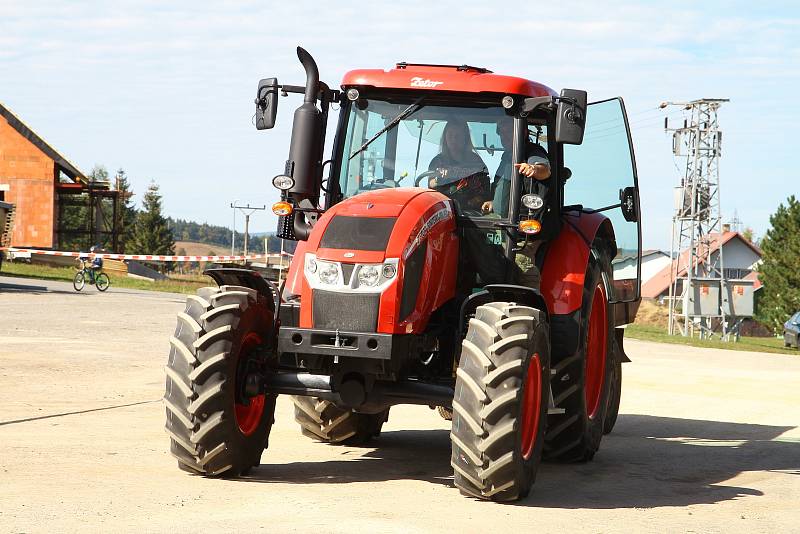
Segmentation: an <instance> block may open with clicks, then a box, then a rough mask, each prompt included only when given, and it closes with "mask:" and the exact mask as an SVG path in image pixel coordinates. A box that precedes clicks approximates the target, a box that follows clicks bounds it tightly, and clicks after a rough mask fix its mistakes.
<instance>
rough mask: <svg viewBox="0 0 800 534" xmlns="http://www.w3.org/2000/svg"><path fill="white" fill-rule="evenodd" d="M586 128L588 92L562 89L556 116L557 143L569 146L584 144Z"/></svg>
mask: <svg viewBox="0 0 800 534" xmlns="http://www.w3.org/2000/svg"><path fill="white" fill-rule="evenodd" d="M584 126H586V91H579V90H577V89H562V90H561V97H560V98H559V99H558V110H557V116H556V142H558V143H566V144H568V145H580V144H581V143H583V128H584Z"/></svg>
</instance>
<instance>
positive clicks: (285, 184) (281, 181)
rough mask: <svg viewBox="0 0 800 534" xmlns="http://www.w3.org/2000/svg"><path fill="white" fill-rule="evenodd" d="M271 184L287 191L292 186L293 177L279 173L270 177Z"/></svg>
mask: <svg viewBox="0 0 800 534" xmlns="http://www.w3.org/2000/svg"><path fill="white" fill-rule="evenodd" d="M272 185H274V186H275V188H276V189H280V190H281V191H288V190H289V189H291V188H293V187H294V178H292V177H291V176H286V175H285V174H279V175H278V176H276V177H275V178H273V179H272Z"/></svg>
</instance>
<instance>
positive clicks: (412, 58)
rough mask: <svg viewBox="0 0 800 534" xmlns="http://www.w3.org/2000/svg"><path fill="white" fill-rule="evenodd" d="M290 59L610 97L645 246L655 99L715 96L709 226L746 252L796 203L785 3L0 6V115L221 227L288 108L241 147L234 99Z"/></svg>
mask: <svg viewBox="0 0 800 534" xmlns="http://www.w3.org/2000/svg"><path fill="white" fill-rule="evenodd" d="M297 45H302V46H303V47H304V48H306V49H307V50H308V51H309V52H311V54H312V55H313V56H314V57H315V59H316V61H317V63H318V65H319V68H320V77H321V79H322V80H323V81H326V82H327V83H328V84H329V85H330V86H332V87H334V86H338V84H339V83H340V81H341V78H342V76H343V74H344V73H345V72H347V71H348V70H351V69H355V68H390V67H392V66H393V65H394V64H395V63H396V62H398V61H409V62H418V63H445V64H463V63H468V64H471V65H478V66H483V67H486V68H489V69H491V70H493V71H494V72H496V73H500V74H508V75H514V76H520V77H524V78H529V79H532V80H536V81H539V82H542V83H544V84H545V85H548V86H550V87H552V88H554V89H556V90H560V89H561V88H563V87H569V88H578V89H585V90H587V91H588V93H589V99H590V100H601V99H604V98H610V97H616V96H621V97H622V98H623V99H624V100H625V104H626V107H627V110H628V113H629V116H630V121H631V127H632V136H633V141H634V145H635V152H636V159H637V164H638V173H639V184H640V189H641V204H642V212H643V245H644V247H645V248H661V249H664V250H669V246H670V231H671V217H672V189H673V187H675V186H676V185H677V184H678V180H679V177H680V175H681V174H682V171H683V165H684V163H683V161H682V160H678V159H675V158H674V157H673V155H672V141H671V137H670V136H669V135H667V134H665V132H664V130H663V117H664V113H663V112H660V111H658V109H657V108H658V105H659V103H660V102H662V101H684V100H693V99H698V98H729V99H730V102H729V103H725V104H724V105H723V106H722V108H721V109H720V113H719V122H720V126H721V128H722V130H723V157H722V160H721V162H720V177H721V192H722V196H721V206H722V212H723V218H724V219H726V220H730V219H732V218H733V215H734V211H735V212H736V215H737V216H738V219H740V220H741V221H742V225H743V226H744V227H750V228H752V229H753V230H754V231H755V234H756V236H757V237H759V236H762V235H763V234H764V232H765V231H766V230H767V229H768V228H769V216H770V214H772V213H774V211H775V210H776V208H777V206H778V204H779V203H781V202H783V201H785V199H786V198H787V197H788V196H789V195H791V194H795V195H798V194H800V185H798V184H800V179H799V178H800V177H799V176H798V172H797V171H796V167H797V166H796V160H795V159H794V157H793V156H794V155H795V154H796V152H797V148H796V140H795V139H796V138H795V136H794V135H793V130H794V128H793V127H794V126H795V125H797V124H800V107H798V106H797V103H796V98H795V94H796V90H797V89H796V88H797V87H798V85H800V83H799V82H800V3H798V2H793V1H772V2H750V1H747V2H744V1H738V0H734V1H727V2H722V1H720V2H714V1H706V2H694V1H682V0H675V1H671V2H644V1H640V2H614V1H608V2H593V1H586V2H583V1H578V2H575V1H569V0H563V1H561V2H558V3H552V2H547V3H545V2H534V1H528V2H505V3H503V4H502V7H500V5H499V4H496V3H489V2H468V1H461V2H428V1H426V2H423V1H417V0H406V1H404V2H382V1H372V2H361V3H349V2H346V1H340V2H328V3H317V2H310V1H306V0H295V1H293V2H263V1H249V0H229V1H215V2H210V1H201V0H197V1H193V2H162V1H138V2H130V1H117V2H92V1H85V2H71V1H70V2H68V1H63V2H58V1H38V0H26V1H22V0H12V1H8V0H0V102H3V103H4V104H5V105H6V106H8V107H9V108H10V109H11V110H12V111H14V112H15V113H16V114H17V115H18V116H19V117H20V118H21V119H22V120H23V121H25V122H26V123H27V124H28V125H29V126H31V127H32V128H33V129H34V130H35V131H36V132H37V133H39V134H40V135H41V136H42V137H43V138H44V139H46V140H47V141H48V142H49V143H50V144H51V145H52V146H54V147H55V148H56V149H57V150H58V151H59V152H61V153H62V154H63V155H64V156H65V157H67V158H68V159H69V160H70V161H72V162H73V163H75V164H76V165H77V166H78V168H80V169H82V170H83V171H84V172H87V173H88V172H89V171H90V170H91V169H92V167H93V166H95V165H104V166H105V167H106V168H108V170H109V171H110V172H111V174H112V175H113V173H114V171H116V169H119V168H123V169H124V170H125V171H126V173H127V175H128V177H129V179H130V180H131V182H132V186H133V190H134V193H135V194H136V196H135V200H140V199H141V196H142V193H143V192H144V191H145V190H146V188H147V186H148V184H149V183H150V182H151V181H152V180H154V181H156V182H157V183H158V184H159V186H160V188H161V192H162V194H163V198H164V211H165V213H166V214H167V215H170V216H172V217H176V218H183V219H189V220H195V221H197V222H208V223H211V224H219V225H225V226H229V227H230V225H231V224H232V218H233V212H232V210H231V209H230V207H229V206H230V203H231V202H234V201H238V202H239V203H250V204H251V205H253V206H255V205H259V206H260V205H267V206H268V207H269V206H270V205H271V204H272V203H273V202H275V201H276V200H277V198H278V192H277V191H276V190H275V189H274V188H273V187H272V185H271V183H270V180H271V178H272V177H273V176H274V175H276V174H278V173H280V172H281V171H282V169H283V165H284V162H285V160H286V157H287V155H288V145H289V135H290V131H291V118H292V113H293V110H294V108H295V107H296V106H297V105H299V103H300V101H299V99H296V100H292V98H291V97H290V98H286V99H281V100H280V109H279V111H278V124H277V126H276V128H275V129H273V130H268V131H261V132H259V131H256V129H255V127H254V126H253V123H252V117H253V112H254V104H253V99H254V97H255V91H256V86H257V83H258V80H259V79H260V78H266V77H273V76H275V77H277V78H278V80H279V81H280V82H282V83H288V84H297V85H302V84H303V83H304V73H303V70H302V67H301V66H300V64H299V63H298V61H297V56H296V54H295V47H296V46H297ZM295 98H298V97H295ZM670 112H671V113H672V115H671V116H670V118H671V120H672V119H674V120H675V121H676V122H679V121H680V120H681V115H680V112H677V114H676V112H675V110H670ZM275 225H276V220H275V217H274V216H273V215H272V214H271V213H269V211H268V210H267V211H262V212H256V214H255V215H253V217H252V219H251V231H255V232H261V231H269V230H274V229H275ZM242 226H243V225H242V217H241V216H239V218H238V220H237V227H238V228H239V229H240V230H241V229H242Z"/></svg>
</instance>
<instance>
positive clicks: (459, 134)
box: [444, 128, 467, 150]
mask: <svg viewBox="0 0 800 534" xmlns="http://www.w3.org/2000/svg"><path fill="white" fill-rule="evenodd" d="M444 140H445V143H447V147H448V148H449V149H450V150H463V149H464V146H465V145H466V143H467V136H466V135H465V132H464V131H463V130H461V129H459V128H450V129H449V130H447V133H446V134H445V139H444Z"/></svg>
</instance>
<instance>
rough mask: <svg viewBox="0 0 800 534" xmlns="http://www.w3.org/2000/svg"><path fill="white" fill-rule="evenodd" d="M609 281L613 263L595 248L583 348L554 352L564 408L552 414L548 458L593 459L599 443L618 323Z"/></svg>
mask: <svg viewBox="0 0 800 534" xmlns="http://www.w3.org/2000/svg"><path fill="white" fill-rule="evenodd" d="M604 278H605V279H608V280H610V267H609V265H608V263H607V262H605V261H603V260H602V255H600V254H598V253H597V252H596V251H594V250H593V251H592V254H591V255H590V260H589V267H588V269H587V272H586V280H585V283H584V288H583V305H582V308H581V323H580V327H579V339H578V348H577V350H576V351H575V353H574V354H554V355H553V371H554V373H553V377H552V381H551V384H552V388H553V400H554V402H555V407H556V408H560V409H562V410H563V413H556V414H552V415H549V416H548V419H547V437H546V443H545V450H544V456H545V458H547V459H549V460H557V461H562V462H580V461H588V460H591V459H592V458H593V457H594V455H595V453H596V452H597V450H598V449H599V447H600V440H601V439H602V437H603V431H604V427H605V419H606V413H607V410H608V407H609V394H610V392H611V387H610V385H611V381H612V380H611V379H612V372H613V357H612V353H611V343H612V339H613V328H612V327H613V321H612V319H611V308H610V306H609V305H608V297H607V295H606V283H605V281H604Z"/></svg>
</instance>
